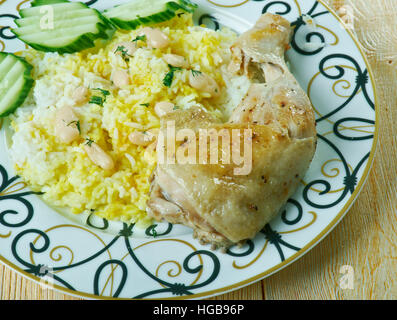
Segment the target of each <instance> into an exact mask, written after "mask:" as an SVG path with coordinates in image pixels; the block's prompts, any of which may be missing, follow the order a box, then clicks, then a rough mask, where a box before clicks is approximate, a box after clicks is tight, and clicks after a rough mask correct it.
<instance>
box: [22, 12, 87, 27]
mask: <svg viewBox="0 0 397 320" xmlns="http://www.w3.org/2000/svg"><path fill="white" fill-rule="evenodd" d="M84 17H87V8H84V9H80V10H72V11H66V12H54V21H55V22H58V21H62V20H69V19H76V18H84ZM41 19H42V17H38V16H33V17H28V18H21V19H16V20H15V23H16V25H17V26H18V27H21V28H22V27H27V26H32V25H37V24H39V23H40V20H41Z"/></svg>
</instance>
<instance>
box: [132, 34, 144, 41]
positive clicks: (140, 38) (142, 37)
mask: <svg viewBox="0 0 397 320" xmlns="http://www.w3.org/2000/svg"><path fill="white" fill-rule="evenodd" d="M136 41H144V42H146V36H145V35H142V36H137V37H136V38H135V39H134V40H132V42H136Z"/></svg>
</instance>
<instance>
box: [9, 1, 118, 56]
mask: <svg viewBox="0 0 397 320" xmlns="http://www.w3.org/2000/svg"><path fill="white" fill-rule="evenodd" d="M32 5H34V6H32V7H31V8H27V9H23V10H20V15H21V16H22V18H21V19H17V20H15V23H16V24H17V26H18V27H17V28H15V29H13V30H12V32H13V33H14V34H16V35H17V36H18V38H19V39H20V40H22V41H23V42H25V43H26V44H28V45H30V46H31V47H32V48H34V49H36V50H40V51H45V52H58V53H60V54H63V53H74V52H78V51H82V50H85V49H88V48H92V47H94V46H95V42H94V41H95V40H97V39H100V38H101V39H108V38H109V35H110V34H111V33H110V32H109V31H111V30H113V29H114V28H113V27H112V26H111V24H110V23H109V21H108V20H107V19H106V18H105V17H104V16H102V15H101V13H100V12H99V11H97V10H95V9H92V8H90V7H88V6H87V5H85V4H84V3H81V2H69V1H66V0H35V1H34V2H33V3H32ZM43 5H48V6H51V7H52V9H53V18H54V19H53V21H54V23H53V28H52V27H51V29H43V28H42V26H41V25H42V22H43V18H46V17H45V15H46V14H48V11H47V10H42V9H43Z"/></svg>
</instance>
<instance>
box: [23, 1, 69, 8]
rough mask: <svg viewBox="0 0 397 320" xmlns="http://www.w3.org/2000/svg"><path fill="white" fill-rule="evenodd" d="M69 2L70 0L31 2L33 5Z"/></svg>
mask: <svg viewBox="0 0 397 320" xmlns="http://www.w3.org/2000/svg"><path fill="white" fill-rule="evenodd" d="M61 2H69V1H68V0H33V1H32V3H31V4H30V5H31V6H32V7H38V6H44V5H49V4H55V3H61Z"/></svg>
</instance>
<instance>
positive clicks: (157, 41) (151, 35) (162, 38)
mask: <svg viewBox="0 0 397 320" xmlns="http://www.w3.org/2000/svg"><path fill="white" fill-rule="evenodd" d="M140 35H145V36H146V43H147V44H148V46H149V47H151V48H155V49H163V48H166V47H168V46H169V44H170V40H169V39H168V37H167V35H166V34H165V33H164V32H162V31H161V30H159V29H153V28H149V27H146V28H143V29H142V30H141V32H140Z"/></svg>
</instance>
